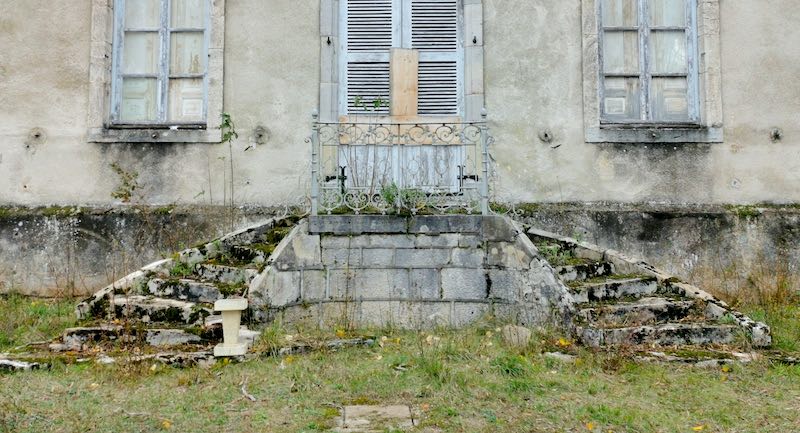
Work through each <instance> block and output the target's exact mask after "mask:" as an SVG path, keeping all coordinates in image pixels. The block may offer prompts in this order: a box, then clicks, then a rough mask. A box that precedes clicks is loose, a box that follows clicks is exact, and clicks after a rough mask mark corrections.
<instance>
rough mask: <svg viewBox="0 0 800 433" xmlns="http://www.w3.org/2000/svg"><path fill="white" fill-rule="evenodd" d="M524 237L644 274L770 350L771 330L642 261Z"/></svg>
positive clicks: (570, 242) (579, 244)
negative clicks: (698, 303)
mask: <svg viewBox="0 0 800 433" xmlns="http://www.w3.org/2000/svg"><path fill="white" fill-rule="evenodd" d="M527 233H528V234H530V235H533V236H537V237H542V238H549V239H553V240H555V241H558V242H561V243H563V244H565V245H567V246H568V247H569V248H570V249H572V250H573V251H574V253H575V255H576V257H579V258H585V259H590V260H597V261H605V262H609V263H611V264H613V265H614V267H615V268H616V269H617V272H620V273H624V274H644V275H649V276H653V277H655V278H656V279H657V280H658V282H659V284H661V285H663V286H664V287H665V288H666V289H667V290H669V291H671V292H673V293H675V294H677V295H679V296H685V297H687V298H690V299H696V300H699V301H703V302H705V303H706V305H707V308H708V309H710V310H711V312H712V313H713V315H714V316H717V317H723V316H726V315H727V316H728V317H731V318H732V319H733V320H734V322H735V323H736V324H737V325H738V326H739V327H740V328H742V330H744V331H745V333H746V334H747V336H748V337H749V338H750V342H751V344H752V345H753V346H754V347H769V346H770V345H771V344H772V335H771V330H770V328H769V326H767V324H765V323H763V322H756V321H755V320H753V319H751V318H750V317H748V316H746V315H744V314H742V313H741V312H739V311H736V310H734V309H732V308H731V307H730V306H729V305H728V304H727V303H726V302H725V301H723V300H721V299H719V298H717V297H715V296H714V295H712V294H710V293H708V292H706V291H704V290H702V289H700V288H699V287H696V286H693V285H691V284H688V283H685V282H683V281H682V280H681V279H680V278H678V277H676V276H674V275H671V274H669V273H667V272H666V271H664V270H661V269H659V268H657V267H655V266H653V265H651V264H650V263H647V262H646V261H644V260H641V259H638V258H632V257H628V256H626V255H625V254H623V253H621V252H619V251H616V250H613V249H606V248H602V247H600V246H597V245H594V244H590V243H588V242H583V241H579V240H577V239H574V238H570V237H567V236H561V235H558V234H555V233H551V232H548V231H545V230H540V229H537V228H530V229H528V231H527Z"/></svg>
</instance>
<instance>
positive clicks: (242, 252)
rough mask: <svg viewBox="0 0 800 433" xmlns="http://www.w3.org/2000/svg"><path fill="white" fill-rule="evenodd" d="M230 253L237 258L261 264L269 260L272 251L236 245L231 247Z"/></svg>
mask: <svg viewBox="0 0 800 433" xmlns="http://www.w3.org/2000/svg"><path fill="white" fill-rule="evenodd" d="M230 254H231V256H233V257H234V258H236V259H237V260H241V261H243V262H249V263H255V264H261V263H266V262H267V260H268V259H269V256H270V254H271V253H270V252H269V251H266V250H263V249H259V248H253V247H249V246H246V245H234V246H232V247H231V249H230Z"/></svg>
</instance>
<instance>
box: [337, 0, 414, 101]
mask: <svg viewBox="0 0 800 433" xmlns="http://www.w3.org/2000/svg"><path fill="white" fill-rule="evenodd" d="M397 4H398V0H346V6H345V11H346V17H345V26H344V32H345V34H344V38H345V45H344V46H345V52H344V55H345V60H346V61H345V66H344V71H343V72H344V76H345V80H346V87H345V89H346V91H345V95H344V96H345V100H344V101H342V102H341V104H342V106H343V108H344V109H345V110H346V112H347V114H359V113H374V114H388V112H389V104H388V101H389V96H390V95H389V92H390V83H389V62H390V54H391V48H392V47H396V46H399V43H400V40H399V31H398V27H399V18H400V17H399V11H398V9H399V8H398V7H397ZM358 101H360V104H358ZM375 101H383V103H382V104H380V106H379V107H376V106H375V105H374V104H375Z"/></svg>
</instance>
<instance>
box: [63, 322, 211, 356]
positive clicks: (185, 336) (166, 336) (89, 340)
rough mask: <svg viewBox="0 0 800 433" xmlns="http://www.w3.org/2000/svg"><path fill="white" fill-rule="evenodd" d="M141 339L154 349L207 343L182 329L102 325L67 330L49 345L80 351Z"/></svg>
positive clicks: (65, 349)
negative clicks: (115, 342) (58, 339)
mask: <svg viewBox="0 0 800 433" xmlns="http://www.w3.org/2000/svg"><path fill="white" fill-rule="evenodd" d="M140 338H141V340H142V342H143V343H146V344H148V345H150V346H154V347H167V346H184V345H187V344H201V343H204V342H208V340H206V339H204V338H203V337H201V336H200V335H196V334H194V333H190V332H187V331H186V330H183V329H140V328H138V327H132V328H130V329H125V328H123V327H122V326H120V325H102V326H96V327H87V328H69V329H67V330H65V331H64V334H63V336H62V343H54V344H51V345H50V349H51V350H53V351H56V352H63V351H82V350H86V349H87V348H88V347H89V346H92V345H96V344H102V343H105V342H113V341H126V342H135V341H137V340H139V339H140Z"/></svg>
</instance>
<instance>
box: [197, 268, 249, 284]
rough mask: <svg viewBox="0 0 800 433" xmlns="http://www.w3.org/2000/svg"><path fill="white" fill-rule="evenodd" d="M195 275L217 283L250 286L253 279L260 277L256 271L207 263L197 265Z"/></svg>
mask: <svg viewBox="0 0 800 433" xmlns="http://www.w3.org/2000/svg"><path fill="white" fill-rule="evenodd" d="M194 273H195V275H197V277H198V278H199V279H201V280H204V281H215V282H219V283H224V284H250V282H251V281H253V278H255V277H256V275H258V271H257V270H256V269H250V268H237V267H233V266H224V265H213V264H205V263H204V264H199V265H197V266H196V267H195V270H194Z"/></svg>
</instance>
